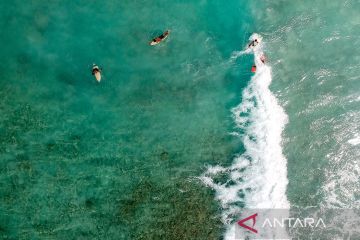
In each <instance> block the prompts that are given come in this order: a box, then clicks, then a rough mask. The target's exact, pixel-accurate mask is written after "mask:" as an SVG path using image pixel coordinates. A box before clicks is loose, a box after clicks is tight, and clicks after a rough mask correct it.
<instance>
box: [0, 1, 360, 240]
mask: <svg viewBox="0 0 360 240" xmlns="http://www.w3.org/2000/svg"><path fill="white" fill-rule="evenodd" d="M0 7H1V10H0V11H1V14H0V20H1V21H0V24H1V29H2V34H1V36H0V41H1V43H2V45H3V48H2V49H1V50H0V56H1V58H2V64H1V66H0V68H1V71H0V74H1V75H0V76H1V81H0V96H1V99H2V101H1V103H0V113H1V114H0V132H1V134H0V159H1V160H0V178H1V181H0V182H1V185H0V208H1V214H0V236H1V238H3V239H97V238H99V239H221V238H222V236H223V235H224V232H225V229H226V224H224V222H222V217H221V216H222V215H223V214H224V208H223V207H222V206H221V204H219V201H217V199H216V197H217V192H216V191H214V190H213V189H211V188H208V187H206V185H205V184H204V183H203V182H202V181H201V180H200V179H199V178H198V177H199V176H201V175H202V174H203V173H204V172H206V171H207V169H208V168H209V166H217V165H218V166H224V167H229V166H232V164H233V162H234V159H236V158H237V157H238V156H239V155H241V154H243V153H246V152H247V151H248V149H246V146H247V145H246V143H245V142H244V139H243V138H242V137H241V136H242V135H246V129H239V128H237V122H236V118H234V113H233V111H234V109H235V108H236V107H237V106H239V104H240V106H241V104H242V103H243V102H242V100H244V97H243V96H242V92H243V91H244V89H246V88H247V87H248V86H251V81H253V80H251V76H252V74H251V73H250V71H249V69H250V67H251V64H252V62H253V56H252V55H243V56H241V57H238V58H237V59H231V56H232V54H234V52H237V51H240V50H242V49H243V48H244V46H245V45H246V43H247V41H248V38H249V37H250V36H251V34H252V33H254V32H257V33H259V34H261V36H262V37H263V42H264V52H265V53H266V55H267V57H268V62H269V63H268V65H269V67H271V75H272V82H271V85H270V90H271V91H272V94H274V97H276V99H277V101H278V105H276V106H279V107H280V108H281V109H283V110H284V114H285V113H286V115H287V117H288V123H287V125H284V126H285V129H284V132H281V131H280V130H281V129H279V131H277V132H276V134H279V135H282V137H283V138H282V141H281V147H282V153H283V155H284V158H282V155H280V156H281V157H280V158H279V161H280V162H281V164H283V165H281V166H283V167H285V168H284V169H285V170H286V171H287V173H286V172H284V173H283V175H282V176H285V177H286V181H284V182H287V181H288V184H287V186H286V183H285V186H282V187H286V194H285V193H284V195H281V199H283V200H284V203H288V204H289V206H310V205H311V206H314V205H316V206H335V207H356V206H357V205H358V204H359V196H360V190H359V185H358V172H359V169H358V166H359V164H358V159H359V145H358V141H359V140H358V138H359V136H360V129H359V125H358V122H359V119H360V114H359V101H360V100H359V97H360V94H359V87H360V86H359V77H358V76H359V69H360V66H359V58H360V56H359V53H358V51H356V49H358V48H359V45H360V42H359V34H360V29H359V26H360V25H359V24H360V19H359V15H358V12H359V9H360V6H359V3H358V1H355V0H354V1H344V2H343V3H338V2H334V3H329V2H327V1H326V2H325V1H315V2H314V1H305V2H303V3H301V4H299V3H295V2H294V1H280V2H277V3H275V2H264V1H238V0H237V1H235V0H234V1H233V0H231V1H227V2H226V4H224V3H221V2H215V1H198V2H192V1H171V2H169V1H156V2H153V1H121V2H119V1H112V0H111V1H106V2H100V1H91V2H89V1H50V2H41V1H33V2H26V3H25V2H24V1H11V2H9V1H2V2H0ZM165 29H170V30H171V34H170V36H169V38H168V39H167V40H166V41H165V42H164V43H162V44H159V45H158V46H156V47H150V46H148V41H150V40H151V39H152V38H153V37H155V36H157V35H158V34H160V33H162V32H163V31H164V30H165ZM93 63H96V64H98V65H99V66H100V67H102V68H103V79H102V81H101V83H97V82H96V81H95V80H94V78H93V76H91V66H92V64H93ZM269 116H274V115H269ZM234 131H235V132H236V133H237V134H234ZM244 131H245V132H244ZM239 136H240V137H239ZM276 146H277V145H276ZM279 146H280V145H279ZM264 154H265V153H262V154H261V152H260V156H262V155H264ZM260 159H262V158H260ZM260 163H261V161H260ZM286 166H287V167H286ZM248 170H249V171H251V168H249V169H248ZM259 174H260V173H259ZM280 175H281V174H280ZM227 178H228V176H226V175H221V174H220V175H217V176H216V177H215V178H214V181H215V182H218V183H224V182H226V181H227ZM281 189H282V188H281ZM241 194H243V195H247V194H248V193H246V192H242V193H241ZM250 195H251V194H249V196H250ZM243 198H244V199H243V200H242V201H241V202H236V204H237V206H239V207H240V208H241V207H246V206H249V205H250V204H251V202H250V201H246V200H245V199H246V197H243ZM285 200H286V201H285ZM268 201H275V200H274V199H268ZM258 204H262V202H261V201H259V202H258ZM233 220H234V219H233Z"/></svg>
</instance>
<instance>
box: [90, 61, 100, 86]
mask: <svg viewBox="0 0 360 240" xmlns="http://www.w3.org/2000/svg"><path fill="white" fill-rule="evenodd" d="M91 74H92V75H94V76H95V78H96V81H98V82H100V81H101V70H100V68H99V66H97V65H96V64H95V63H94V64H93V67H92V70H91Z"/></svg>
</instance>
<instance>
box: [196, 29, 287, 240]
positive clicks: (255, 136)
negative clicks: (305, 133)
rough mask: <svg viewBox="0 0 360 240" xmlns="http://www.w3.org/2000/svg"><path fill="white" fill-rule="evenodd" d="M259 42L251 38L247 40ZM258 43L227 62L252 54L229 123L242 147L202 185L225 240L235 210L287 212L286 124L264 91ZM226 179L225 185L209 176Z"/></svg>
mask: <svg viewBox="0 0 360 240" xmlns="http://www.w3.org/2000/svg"><path fill="white" fill-rule="evenodd" d="M255 38H257V39H260V40H261V37H260V36H259V35H257V34H254V35H252V36H251V37H250V40H254V39H255ZM262 49H263V44H262V41H261V42H260V44H258V45H257V46H256V47H255V48H254V49H247V50H244V51H240V52H235V53H234V54H233V56H232V58H236V57H239V56H241V55H243V54H248V53H254V59H255V64H256V66H257V71H256V74H255V75H254V76H253V77H252V78H251V81H250V83H249V85H248V86H247V87H246V88H245V89H244V91H243V93H242V96H243V100H242V102H241V104H240V105H239V106H237V107H235V108H234V109H232V114H233V118H234V120H235V123H236V125H237V127H238V129H239V130H241V131H239V132H244V133H243V134H240V136H241V137H242V139H243V142H244V146H245V153H244V154H242V155H240V156H238V157H236V158H235V159H234V160H233V163H232V165H231V166H230V167H228V168H224V167H220V166H216V167H210V168H209V169H208V170H207V171H206V172H205V173H204V174H203V175H202V176H201V179H202V181H203V182H204V183H205V184H206V185H207V186H209V187H211V188H213V189H214V190H215V192H216V200H218V201H219V202H220V203H221V206H222V209H223V212H222V221H223V222H224V224H226V225H227V232H226V234H225V239H227V240H228V239H234V229H233V228H234V221H236V220H237V219H236V217H237V216H238V213H239V212H240V211H241V208H243V207H246V208H254V209H255V208H257V209H259V208H289V207H290V206H289V202H288V200H287V197H286V187H287V183H288V179H287V166H286V164H287V161H286V159H285V157H284V156H283V154H282V148H281V141H282V139H281V133H282V130H283V128H284V126H285V124H286V123H287V121H288V118H287V115H286V114H285V112H284V110H283V109H282V108H281V106H279V104H278V102H277V99H276V97H275V96H274V95H273V94H272V93H271V91H270V90H269V85H270V83H271V80H272V78H271V68H270V67H269V66H268V65H266V64H263V63H262V62H261V60H260V57H261V56H262V55H263V50H262ZM219 173H223V174H224V173H225V174H227V176H228V178H227V182H226V183H223V182H222V183H217V182H215V181H214V177H215V176H216V175H217V174H219Z"/></svg>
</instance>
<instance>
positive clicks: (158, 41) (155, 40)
mask: <svg viewBox="0 0 360 240" xmlns="http://www.w3.org/2000/svg"><path fill="white" fill-rule="evenodd" d="M169 33H170V31H169V30H167V31H166V32H164V33H163V34H161V35H160V36H158V37H157V38H154V39H153V40H152V41H151V42H150V45H156V44H158V43H160V42H161V41H162V40H164V39H165V38H167V36H168V35H169Z"/></svg>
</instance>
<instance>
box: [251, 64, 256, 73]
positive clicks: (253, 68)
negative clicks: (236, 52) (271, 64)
mask: <svg viewBox="0 0 360 240" xmlns="http://www.w3.org/2000/svg"><path fill="white" fill-rule="evenodd" d="M251 72H253V73H254V72H256V65H252V67H251Z"/></svg>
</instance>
